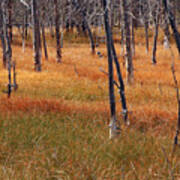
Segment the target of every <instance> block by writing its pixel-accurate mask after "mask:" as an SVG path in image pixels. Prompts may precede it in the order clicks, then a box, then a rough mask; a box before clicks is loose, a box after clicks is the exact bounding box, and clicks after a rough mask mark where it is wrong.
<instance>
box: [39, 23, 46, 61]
mask: <svg viewBox="0 0 180 180" xmlns="http://www.w3.org/2000/svg"><path fill="white" fill-rule="evenodd" d="M41 28H42V40H43V48H44V55H45V59H46V60H48V51H47V43H46V33H45V28H44V24H42V27H41Z"/></svg>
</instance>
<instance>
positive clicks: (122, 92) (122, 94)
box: [111, 33, 129, 124]
mask: <svg viewBox="0 0 180 180" xmlns="http://www.w3.org/2000/svg"><path fill="white" fill-rule="evenodd" d="M111 34H112V33H111ZM111 48H112V55H113V58H114V62H115V65H116V70H117V76H118V81H119V84H120V85H118V84H116V85H117V87H118V89H119V95H120V98H121V104H122V109H123V112H122V114H123V118H124V122H125V124H129V122H128V109H127V105H126V96H125V87H124V82H123V78H122V74H121V69H120V65H119V61H118V58H117V54H116V50H115V47H114V42H113V38H112V35H111Z"/></svg>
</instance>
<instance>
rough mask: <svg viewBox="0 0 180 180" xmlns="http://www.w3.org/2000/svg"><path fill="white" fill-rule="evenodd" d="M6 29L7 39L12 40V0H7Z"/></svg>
mask: <svg viewBox="0 0 180 180" xmlns="http://www.w3.org/2000/svg"><path fill="white" fill-rule="evenodd" d="M8 31H9V39H10V41H11V42H12V40H13V33H12V0H8Z"/></svg>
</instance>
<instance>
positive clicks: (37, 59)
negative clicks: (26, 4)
mask: <svg viewBox="0 0 180 180" xmlns="http://www.w3.org/2000/svg"><path fill="white" fill-rule="evenodd" d="M31 8H32V19H33V48H34V65H35V71H37V72H40V71H41V36H40V25H39V13H38V7H37V0H31Z"/></svg>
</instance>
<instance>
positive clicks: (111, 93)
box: [103, 0, 117, 138]
mask: <svg viewBox="0 0 180 180" xmlns="http://www.w3.org/2000/svg"><path fill="white" fill-rule="evenodd" d="M103 8H104V11H105V12H104V24H105V32H106V41H107V42H106V46H107V52H108V71H109V101H110V110H111V120H110V124H109V126H110V138H114V137H116V136H117V120H116V103H115V95H114V78H113V57H112V51H111V48H112V41H111V31H110V27H109V16H108V7H107V1H106V0H103Z"/></svg>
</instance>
